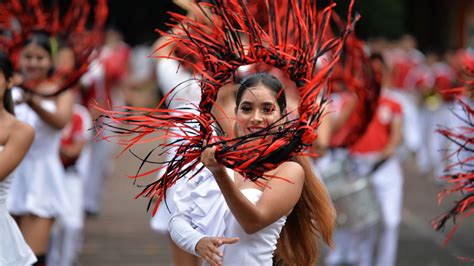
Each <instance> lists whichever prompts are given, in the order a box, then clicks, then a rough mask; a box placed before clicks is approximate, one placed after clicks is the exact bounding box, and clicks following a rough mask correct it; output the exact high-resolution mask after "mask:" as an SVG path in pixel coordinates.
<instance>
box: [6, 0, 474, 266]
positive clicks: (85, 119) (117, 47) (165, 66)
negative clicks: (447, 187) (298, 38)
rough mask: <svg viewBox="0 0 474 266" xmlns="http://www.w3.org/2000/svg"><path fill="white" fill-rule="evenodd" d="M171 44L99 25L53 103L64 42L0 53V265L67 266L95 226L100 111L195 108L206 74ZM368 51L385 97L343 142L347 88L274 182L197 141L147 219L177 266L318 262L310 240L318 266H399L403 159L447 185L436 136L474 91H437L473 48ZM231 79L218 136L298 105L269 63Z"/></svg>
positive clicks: (456, 82) (263, 126)
mask: <svg viewBox="0 0 474 266" xmlns="http://www.w3.org/2000/svg"><path fill="white" fill-rule="evenodd" d="M177 2H178V4H180V5H182V7H184V8H186V9H187V11H188V18H194V17H195V16H197V15H196V14H195V13H193V12H197V11H196V10H197V9H193V8H191V6H190V5H189V4H188V3H187V2H186V1H184V2H185V3H183V1H177ZM308 3H309V1H308ZM204 9H205V8H202V9H200V12H205V11H203V10H204ZM209 12H210V11H209ZM170 40H171V41H172V38H171V39H170V38H169V36H162V37H160V38H159V39H158V40H157V41H156V42H155V44H153V45H149V46H147V45H141V46H136V47H134V48H131V47H130V46H129V45H127V44H126V43H125V42H124V41H123V36H122V35H121V34H120V32H119V31H118V30H117V29H115V28H109V29H108V30H106V31H105V32H104V43H103V45H102V47H100V49H97V53H98V54H97V56H96V58H95V59H94V60H93V61H92V62H91V63H90V65H89V68H88V71H87V72H86V73H84V74H83V75H82V77H81V78H80V79H79V81H78V82H77V84H74V85H73V86H71V88H69V89H67V90H65V91H64V92H61V93H59V94H55V93H56V92H57V91H58V90H59V87H58V84H56V83H55V82H54V81H52V80H51V79H50V78H51V76H52V74H53V73H54V72H59V71H64V72H67V71H68V70H71V68H74V65H75V63H74V62H75V58H74V52H73V51H72V50H71V47H69V46H67V45H62V43H61V40H60V38H58V37H56V36H48V35H47V34H45V33H43V32H35V33H33V34H31V35H30V36H29V37H28V38H27V39H26V40H25V41H24V42H23V43H22V47H21V52H20V54H19V57H18V60H17V62H12V58H11V57H10V56H9V55H8V54H4V53H2V54H0V235H1V238H2V243H0V248H1V252H0V265H32V264H33V265H61V266H63V265H74V264H75V263H76V262H77V261H78V257H79V254H80V252H81V245H82V242H83V234H84V226H85V219H86V217H96V216H98V215H99V214H100V205H101V195H102V189H103V187H104V183H103V180H104V177H105V176H106V175H107V174H108V172H107V171H109V169H108V166H109V165H110V161H111V153H112V150H113V148H114V146H113V145H111V144H110V143H109V142H107V141H98V139H97V136H100V134H98V133H99V132H97V131H96V129H97V128H96V127H94V125H93V121H95V123H99V124H100V122H101V119H104V118H103V116H102V112H101V111H99V110H102V108H105V109H107V108H110V107H111V106H115V105H122V104H128V105H134V104H137V102H142V103H143V102H147V99H138V100H137V99H136V96H135V95H136V94H134V93H135V92H136V91H137V90H147V91H151V94H147V96H146V98H149V95H154V96H156V99H155V103H158V102H159V99H160V98H163V99H165V103H164V105H165V106H166V107H167V109H168V110H169V112H170V114H173V115H175V116H179V115H180V114H181V113H182V112H183V110H186V109H193V108H194V107H196V106H199V105H200V102H202V99H201V88H200V86H201V85H202V84H201V83H199V79H200V78H202V77H200V76H198V74H196V72H197V71H196V70H195V69H193V64H183V62H181V61H180V60H179V58H180V57H181V59H182V56H183V55H182V54H180V50H179V48H177V47H176V46H178V44H173V43H172V42H171V41H170ZM247 41H249V42H252V40H247ZM365 49H366V54H367V58H369V61H370V67H371V68H372V69H374V72H376V73H379V74H380V77H379V79H380V80H379V81H380V85H381V91H380V96H379V98H378V102H377V108H376V110H375V112H374V114H373V116H372V119H371V120H370V123H369V124H368V126H367V129H366V130H365V133H364V134H363V135H362V136H361V137H360V138H358V139H357V140H356V141H355V142H354V143H350V145H348V146H344V147H342V146H341V145H338V144H337V143H338V139H340V136H338V135H340V134H344V132H346V133H347V132H348V131H350V130H351V128H347V125H349V123H346V122H347V121H348V119H349V116H350V115H351V113H353V112H354V110H355V109H354V108H355V106H356V105H357V104H358V99H357V95H355V94H354V93H353V92H352V91H350V90H348V89H347V88H346V85H347V84H344V83H342V84H338V85H337V88H338V89H337V90H335V91H334V92H333V93H332V94H331V95H330V98H329V101H328V104H327V105H326V109H325V111H324V115H322V116H321V119H320V120H321V121H319V122H320V126H319V128H318V132H317V133H318V136H319V137H318V139H317V140H316V142H314V143H313V147H312V148H311V153H317V154H318V156H316V157H309V156H303V155H298V156H293V157H292V158H291V159H290V160H288V161H285V162H283V163H281V164H279V166H278V167H276V168H275V169H273V170H271V171H268V172H265V173H264V174H265V175H266V176H269V177H270V176H271V177H278V178H266V179H258V182H252V181H251V178H248V177H247V176H244V175H243V174H242V173H240V172H239V171H237V170H235V171H234V170H232V169H230V168H227V167H226V166H224V164H223V161H221V160H219V156H218V155H217V154H218V152H219V151H218V150H216V148H215V147H213V146H212V145H207V144H211V143H208V142H210V141H211V139H206V140H205V142H204V144H203V150H202V151H201V153H200V157H199V164H198V166H196V167H194V169H192V170H191V171H189V173H187V176H185V177H183V178H181V179H180V180H178V181H177V182H176V183H174V184H173V186H172V187H171V188H170V189H168V190H167V192H166V194H165V195H166V199H165V200H166V203H167V204H166V205H165V204H161V205H160V206H159V208H158V211H157V213H156V215H155V216H154V217H153V218H152V219H151V224H150V225H151V228H152V229H153V230H154V231H156V232H157V233H159V234H163V235H167V236H169V239H170V241H169V243H170V246H171V250H172V254H170V256H172V258H173V261H174V263H175V265H200V264H202V263H208V264H210V265H221V264H223V265H275V264H278V263H283V265H286V264H287V265H310V264H314V263H315V262H317V261H318V259H319V257H318V247H319V246H320V244H319V241H320V240H322V241H324V242H325V243H326V244H327V248H324V250H323V253H324V255H325V256H324V258H322V259H321V260H320V261H324V264H325V265H341V264H350V265H387V266H389V265H396V257H397V243H398V234H399V226H400V222H401V209H402V199H403V179H404V177H403V171H402V169H401V161H403V160H405V159H407V158H413V157H415V158H416V162H417V166H418V171H419V172H420V173H421V174H423V175H432V176H433V182H436V183H437V184H438V185H440V186H442V185H443V184H444V183H443V182H444V181H443V180H442V179H440V178H438V177H441V176H443V174H444V173H445V169H446V167H447V166H448V165H449V164H451V163H452V162H450V161H449V160H447V159H446V158H447V155H448V152H449V148H450V146H449V145H450V142H449V141H448V140H447V139H445V138H443V137H442V136H440V135H439V134H437V133H436V132H435V131H436V129H437V127H438V126H440V125H442V126H445V127H450V128H454V127H456V126H458V124H456V121H457V119H456V115H460V114H459V112H458V113H457V112H456V110H455V109H456V101H455V100H456V97H461V98H463V99H464V100H465V102H467V103H470V104H472V102H473V95H472V94H468V93H465V92H459V93H458V95H454V94H453V93H446V91H448V90H449V89H450V88H454V87H459V86H462V85H463V81H464V80H465V79H466V76H465V68H464V66H465V65H466V62H474V49H472V48H467V49H461V50H456V51H446V52H444V53H434V52H431V51H429V52H426V53H422V52H420V51H419V50H418V49H417V44H416V39H415V38H414V37H412V36H409V35H405V36H402V37H401V38H400V39H398V40H390V41H389V40H385V39H383V38H377V39H370V40H368V41H367V42H366V45H365ZM181 52H182V51H181ZM148 55H153V57H155V58H148ZM472 65H474V63H472ZM256 69H260V70H256ZM261 69H266V71H261ZM233 74H235V76H238V78H234V80H235V82H234V83H233V84H232V85H230V86H224V87H222V88H220V89H219V93H218V95H217V98H216V100H215V104H214V106H213V108H212V109H210V110H209V112H210V113H211V114H212V116H213V117H214V119H215V120H216V121H217V122H218V123H219V127H220V131H219V132H216V133H215V135H220V136H222V137H230V136H234V137H235V136H237V137H242V136H247V135H250V136H252V135H258V134H259V132H262V131H264V130H267V129H268V131H269V132H270V133H269V134H277V133H278V132H279V131H282V130H283V127H284V126H285V124H284V123H283V122H281V121H284V120H285V119H288V118H286V117H287V115H288V113H293V112H295V110H297V109H298V107H299V105H298V104H299V102H298V100H299V99H298V96H295V95H296V94H297V93H295V91H296V90H293V91H291V90H289V89H288V88H287V87H294V88H296V86H298V84H296V82H293V81H291V80H290V79H289V78H288V77H285V76H284V75H285V74H284V73H283V72H282V71H280V70H278V69H277V68H275V67H274V68H273V69H272V68H268V67H267V68H265V67H263V68H262V67H260V68H258V67H255V69H252V67H248V66H244V67H242V68H239V69H238V71H237V72H236V73H233ZM25 84H34V87H32V88H24V87H23V86H24V85H25ZM335 87H336V86H335ZM471 106H472V105H471ZM97 107H99V108H97ZM453 110H454V111H453ZM278 123H281V124H278ZM275 124H276V125H277V126H274V125H275ZM270 126H274V127H273V129H271V130H269V127H270ZM170 136H171V137H169V138H166V139H165V141H166V142H168V143H174V145H171V146H172V147H173V148H172V149H169V150H168V152H167V153H165V155H164V156H165V157H166V158H165V159H163V161H164V162H170V161H171V160H172V159H173V158H175V153H173V151H176V150H177V149H178V148H179V144H180V143H182V142H183V141H184V140H182V139H179V138H178V137H176V136H177V135H172V134H170ZM176 143H178V144H176ZM137 168H138V165H137ZM202 169H204V170H202ZM165 170H166V168H163V169H162V171H160V172H159V174H158V175H157V177H158V178H161V177H163V175H164V176H166V174H167V173H166V171H165ZM198 170H199V171H198ZM201 170H202V171H201ZM190 177H193V178H192V179H189V178H190ZM406 178H409V177H406ZM253 181H255V180H253ZM362 181H364V182H362ZM324 184H325V185H324ZM334 184H336V185H334ZM325 187H327V190H326V188H325ZM342 187H344V188H345V189H346V191H343V192H341V188H342ZM351 189H352V190H351ZM331 199H332V202H331ZM344 200H347V201H344ZM368 201H370V203H372V204H368ZM347 202H350V203H349V205H348V206H344V204H348V203H347ZM365 204H366V206H369V207H366V208H365V209H363V210H361V211H362V213H364V214H365V218H367V219H366V220H359V221H354V220H352V218H351V217H353V216H351V215H357V214H353V213H351V209H356V208H360V207H361V206H362V205H364V206H365ZM124 215H126V214H124ZM144 215H145V214H144ZM359 215H360V214H359ZM336 216H337V217H336ZM370 217H373V219H370ZM333 230H334V234H333Z"/></svg>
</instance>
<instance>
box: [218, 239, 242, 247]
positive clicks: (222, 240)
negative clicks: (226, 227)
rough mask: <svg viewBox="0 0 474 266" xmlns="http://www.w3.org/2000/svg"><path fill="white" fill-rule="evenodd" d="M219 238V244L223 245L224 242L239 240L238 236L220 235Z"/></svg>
mask: <svg viewBox="0 0 474 266" xmlns="http://www.w3.org/2000/svg"><path fill="white" fill-rule="evenodd" d="M219 240H220V241H221V244H220V245H219V246H221V245H224V244H235V243H237V242H238V241H239V238H238V237H220V238H219Z"/></svg>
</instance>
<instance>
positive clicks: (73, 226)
mask: <svg viewBox="0 0 474 266" xmlns="http://www.w3.org/2000/svg"><path fill="white" fill-rule="evenodd" d="M82 182H83V181H82V179H81V177H80V176H79V175H78V174H77V172H76V171H75V170H68V171H67V172H66V182H65V183H66V184H65V188H64V189H65V190H66V192H67V194H68V196H69V197H68V200H69V201H70V205H71V206H72V212H71V213H70V214H69V215H68V216H67V217H61V219H59V220H58V221H57V223H56V224H55V227H54V230H53V235H52V237H51V243H50V248H49V252H48V256H47V258H48V266H70V265H74V262H76V261H77V258H78V256H79V253H80V251H81V248H82V241H83V229H84V211H83V210H84V208H83V207H84V206H83V205H84V198H83V183H82Z"/></svg>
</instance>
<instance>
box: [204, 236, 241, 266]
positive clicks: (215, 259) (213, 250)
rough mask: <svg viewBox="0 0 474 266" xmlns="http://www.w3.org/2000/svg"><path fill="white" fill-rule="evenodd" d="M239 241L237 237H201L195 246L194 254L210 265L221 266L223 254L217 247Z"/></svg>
mask: <svg viewBox="0 0 474 266" xmlns="http://www.w3.org/2000/svg"><path fill="white" fill-rule="evenodd" d="M237 241H239V238H238V237H232V238H227V237H203V238H201V239H200V240H199V242H198V243H197V244H196V252H197V253H198V254H199V255H200V256H201V257H202V258H203V259H204V260H206V261H207V262H208V263H209V264H210V265H212V266H214V265H222V259H221V258H222V256H224V254H223V253H222V251H220V250H219V247H220V246H222V245H224V244H234V243H237Z"/></svg>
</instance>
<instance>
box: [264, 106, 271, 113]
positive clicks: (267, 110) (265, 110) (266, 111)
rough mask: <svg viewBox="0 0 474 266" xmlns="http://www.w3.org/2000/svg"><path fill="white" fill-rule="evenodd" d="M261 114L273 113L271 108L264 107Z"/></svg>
mask: <svg viewBox="0 0 474 266" xmlns="http://www.w3.org/2000/svg"><path fill="white" fill-rule="evenodd" d="M263 112H264V113H271V112H273V108H272V107H264V108H263Z"/></svg>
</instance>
